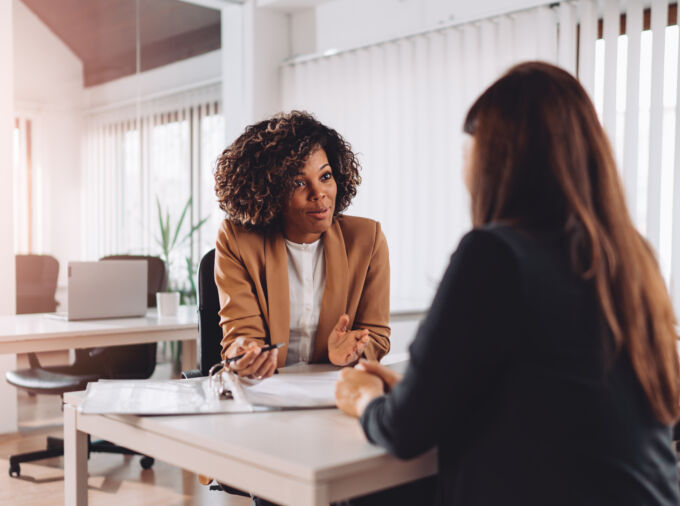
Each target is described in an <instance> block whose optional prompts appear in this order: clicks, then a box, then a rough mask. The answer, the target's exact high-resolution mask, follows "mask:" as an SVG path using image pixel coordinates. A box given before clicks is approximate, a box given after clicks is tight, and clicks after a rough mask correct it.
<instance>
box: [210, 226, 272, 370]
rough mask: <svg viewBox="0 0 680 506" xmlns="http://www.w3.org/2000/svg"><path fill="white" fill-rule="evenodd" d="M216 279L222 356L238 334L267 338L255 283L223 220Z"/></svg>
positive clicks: (255, 338)
mask: <svg viewBox="0 0 680 506" xmlns="http://www.w3.org/2000/svg"><path fill="white" fill-rule="evenodd" d="M215 283H216V284H217V292H218V294H219V298H220V312H219V316H220V326H221V327H222V335H223V338H222V343H221V344H222V358H223V359H224V358H225V356H226V350H227V348H228V347H229V345H231V343H233V342H234V340H235V339H236V338H237V337H245V338H247V339H254V340H258V341H263V342H265V341H266V337H267V331H266V330H265V329H266V325H265V321H264V318H263V316H262V311H261V309H260V305H259V303H258V300H257V297H256V295H255V293H256V292H255V283H254V282H253V279H252V277H251V276H250V274H249V273H248V270H247V269H246V266H245V264H244V263H243V259H242V257H241V254H240V250H239V244H238V237H237V234H235V232H234V229H233V225H231V224H230V223H229V222H228V221H227V220H225V221H224V222H223V223H222V226H221V227H220V231H219V233H218V235H217V244H216V247H215Z"/></svg>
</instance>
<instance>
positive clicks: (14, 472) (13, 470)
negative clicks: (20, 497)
mask: <svg viewBox="0 0 680 506" xmlns="http://www.w3.org/2000/svg"><path fill="white" fill-rule="evenodd" d="M20 474H21V466H20V465H19V464H10V465H9V475H10V476H14V477H15V478H18V477H19V475H20Z"/></svg>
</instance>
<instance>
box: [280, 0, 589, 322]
mask: <svg viewBox="0 0 680 506" xmlns="http://www.w3.org/2000/svg"><path fill="white" fill-rule="evenodd" d="M576 18H577V16H576V13H575V11H574V8H573V6H571V5H570V4H569V5H561V6H560V7H559V8H557V9H553V8H549V7H541V8H536V9H531V10H526V11H522V12H517V13H514V14H510V15H503V16H498V17H494V18H490V19H485V20H482V21H477V22H474V23H468V24H464V25H458V26H453V27H448V28H443V29H439V30H435V31H431V32H428V33H423V34H417V35H413V36H410V37H404V38H400V39H397V40H392V41H388V42H384V43H380V44H375V45H372V46H369V47H363V48H359V49H356V50H351V51H346V52H343V53H339V54H336V55H332V56H325V57H318V58H312V59H306V60H300V61H294V62H291V63H288V64H285V65H284V66H283V67H282V69H281V72H282V97H281V103H282V105H283V108H284V110H291V109H304V110H307V111H309V112H312V113H313V114H314V115H315V116H316V117H317V119H319V120H320V121H322V122H324V123H326V124H327V125H329V126H331V127H333V128H335V129H336V130H338V131H339V132H340V133H341V134H342V135H343V136H344V137H345V138H346V139H347V140H348V141H349V142H350V143H351V144H352V146H353V148H354V150H355V152H358V153H359V155H360V160H361V162H362V165H363V172H362V178H363V183H362V185H361V187H360V188H359V193H358V195H357V197H356V198H355V200H354V202H353V204H352V207H351V208H350V209H349V210H348V211H347V212H348V214H354V215H361V216H366V217H369V218H373V219H376V220H379V221H380V222H381V224H382V226H383V229H384V231H385V235H386V237H387V240H388V243H389V246H390V263H391V271H392V279H391V281H392V284H391V293H392V310H393V311H399V310H417V309H423V308H426V307H428V306H429V303H430V300H431V297H432V295H433V293H434V290H435V289H436V287H437V283H438V281H439V279H440V278H441V275H442V272H443V270H444V268H445V267H446V265H447V264H448V261H449V256H450V254H451V252H452V251H453V249H454V248H455V246H456V244H457V243H458V241H459V240H460V237H461V235H462V234H463V233H464V232H465V231H466V230H468V229H469V228H470V219H469V210H468V206H469V204H468V196H467V192H466V190H465V186H464V184H463V180H462V173H461V172H462V150H461V147H462V142H463V134H462V123H463V119H464V115H465V113H466V111H467V108H468V107H469V106H470V105H471V103H472V101H473V100H474V99H475V98H476V97H477V96H478V95H479V94H480V93H481V92H482V91H483V90H484V88H485V87H486V86H488V85H489V84H490V83H491V82H492V81H493V80H494V79H496V78H497V77H498V75H499V74H500V73H501V72H502V71H503V70H505V69H507V68H508V67H509V66H510V65H512V64H513V63H516V62H518V61H522V60H529V59H541V60H546V61H552V62H559V63H560V64H562V65H563V66H564V67H565V68H568V69H571V70H573V69H575V66H576V24H575V23H576ZM558 28H559V29H558Z"/></svg>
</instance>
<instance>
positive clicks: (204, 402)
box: [79, 378, 267, 415]
mask: <svg viewBox="0 0 680 506" xmlns="http://www.w3.org/2000/svg"><path fill="white" fill-rule="evenodd" d="M79 409H80V412H81V413H84V414H118V415H188V414H194V413H244V412H252V411H265V410H266V409H267V408H258V407H256V406H250V405H246V404H239V403H235V402H234V401H233V400H232V399H228V398H226V397H223V396H218V395H216V394H215V393H214V392H213V390H212V386H211V385H210V382H209V381H208V378H192V379H181V380H99V381H97V382H93V383H88V385H87V390H86V392H85V398H84V399H83V402H82V403H81V405H80V408H79Z"/></svg>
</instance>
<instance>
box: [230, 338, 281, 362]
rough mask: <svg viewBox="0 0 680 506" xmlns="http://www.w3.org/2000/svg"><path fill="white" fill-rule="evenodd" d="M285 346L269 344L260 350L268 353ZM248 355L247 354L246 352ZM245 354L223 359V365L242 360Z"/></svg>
mask: <svg viewBox="0 0 680 506" xmlns="http://www.w3.org/2000/svg"><path fill="white" fill-rule="evenodd" d="M285 345H286V343H278V344H270V345H267V346H265V347H264V348H262V351H269V350H276V349H278V348H283V347H284V346H285ZM246 353H248V352H246ZM246 353H241V354H240V355H236V356H235V357H231V358H226V359H224V363H225V364H229V363H231V362H234V361H236V360H239V359H242V358H243V357H245V356H246Z"/></svg>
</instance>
